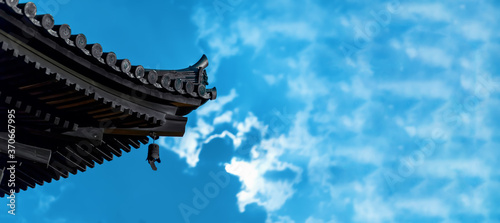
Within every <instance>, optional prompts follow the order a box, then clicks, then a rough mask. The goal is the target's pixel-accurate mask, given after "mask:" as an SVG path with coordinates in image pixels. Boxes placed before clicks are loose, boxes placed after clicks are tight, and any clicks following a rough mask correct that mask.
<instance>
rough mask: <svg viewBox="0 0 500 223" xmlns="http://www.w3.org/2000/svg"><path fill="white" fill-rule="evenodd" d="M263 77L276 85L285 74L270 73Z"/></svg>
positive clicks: (267, 81)
mask: <svg viewBox="0 0 500 223" xmlns="http://www.w3.org/2000/svg"><path fill="white" fill-rule="evenodd" d="M263 77H264V80H265V81H266V83H267V84H269V85H274V84H276V83H277V82H279V81H280V80H282V79H283V74H279V75H272V74H269V75H264V76H263Z"/></svg>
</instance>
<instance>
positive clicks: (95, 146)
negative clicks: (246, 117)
mask: <svg viewBox="0 0 500 223" xmlns="http://www.w3.org/2000/svg"><path fill="white" fill-rule="evenodd" d="M102 49H103V48H102V46H101V45H100V44H99V43H92V44H88V43H87V38H86V37H85V35H84V34H74V33H72V32H71V28H70V26H69V25H67V24H62V25H56V24H55V22H54V18H53V17H52V16H51V15H50V14H44V15H37V10H36V5H35V4H34V3H31V2H28V3H25V4H18V1H16V0H7V1H4V0H0V111H1V112H0V113H1V114H0V115H1V117H2V120H4V119H6V118H7V116H8V115H7V114H8V111H10V110H15V112H16V114H15V121H16V123H15V128H16V136H15V137H16V138H15V145H16V154H17V156H16V161H17V165H18V166H17V171H18V172H16V180H17V182H18V183H17V184H16V187H15V190H16V192H18V191H19V190H20V189H22V190H26V189H27V188H28V187H34V186H35V185H36V184H39V185H42V184H43V183H44V182H51V180H52V179H56V180H58V179H59V178H60V177H61V176H62V177H64V178H66V177H68V175H69V173H72V174H76V173H77V172H78V171H82V172H83V171H85V170H86V168H87V167H91V168H92V167H94V165H95V163H99V164H102V163H103V161H104V160H108V161H109V160H112V159H113V157H114V156H121V155H122V151H125V152H130V150H131V148H139V147H140V145H141V143H143V144H146V143H148V140H149V139H148V136H151V134H152V133H154V137H158V136H182V135H183V134H184V131H185V125H186V122H187V118H186V117H184V116H185V115H187V114H188V113H190V112H191V111H193V110H195V109H197V108H198V107H199V106H201V105H203V104H204V103H206V102H207V101H208V100H213V99H215V98H216V97H217V91H216V89H215V88H212V89H207V88H206V85H208V76H207V73H206V71H205V68H206V67H207V66H208V59H207V57H206V56H205V55H203V56H202V57H201V59H200V60H199V61H198V62H196V63H195V64H193V65H191V66H188V67H187V68H185V69H179V70H158V69H147V68H144V67H143V66H141V65H133V64H132V63H131V61H130V60H129V59H125V58H123V59H119V58H118V57H117V55H116V54H115V53H113V52H103V50H102ZM5 121H7V120H5ZM8 130H9V129H7V126H2V127H0V144H1V145H0V146H1V149H0V170H2V169H3V170H4V171H2V172H0V180H1V181H0V196H4V194H5V193H8V190H9V187H8V186H7V182H6V178H7V177H8V171H7V168H6V167H7V161H8V160H10V158H9V157H8V155H7V147H8V144H10V143H9V139H10V136H9V134H7V132H8ZM141 155H145V154H141ZM2 173H4V174H3V175H2Z"/></svg>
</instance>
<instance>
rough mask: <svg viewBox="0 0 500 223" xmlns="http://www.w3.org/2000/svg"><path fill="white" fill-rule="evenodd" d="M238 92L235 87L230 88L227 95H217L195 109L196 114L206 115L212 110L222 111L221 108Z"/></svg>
mask: <svg viewBox="0 0 500 223" xmlns="http://www.w3.org/2000/svg"><path fill="white" fill-rule="evenodd" d="M237 96H238V94H237V93H236V90H235V89H231V92H230V93H229V95H225V96H220V97H217V100H214V101H209V102H207V103H206V104H204V105H203V106H201V107H200V108H198V109H197V110H196V114H197V115H198V116H207V115H210V114H211V113H214V112H222V108H223V107H224V106H225V105H226V104H228V103H230V102H232V101H233V100H234V99H235V98H236V97H237Z"/></svg>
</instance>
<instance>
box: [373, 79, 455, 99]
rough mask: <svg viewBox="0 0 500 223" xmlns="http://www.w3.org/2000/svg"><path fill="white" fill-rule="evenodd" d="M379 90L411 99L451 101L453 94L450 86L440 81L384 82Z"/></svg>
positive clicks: (378, 87)
mask: <svg viewBox="0 0 500 223" xmlns="http://www.w3.org/2000/svg"><path fill="white" fill-rule="evenodd" d="M377 89H378V90H382V91H389V92H391V93H392V94H393V95H395V96H403V97H409V98H424V97H425V98H437V99H450V97H451V95H452V93H453V91H452V90H453V89H452V88H451V87H450V86H449V84H445V82H444V81H439V80H412V81H384V82H381V83H378V84H377Z"/></svg>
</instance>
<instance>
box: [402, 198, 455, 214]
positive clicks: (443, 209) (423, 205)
mask: <svg viewBox="0 0 500 223" xmlns="http://www.w3.org/2000/svg"><path fill="white" fill-rule="evenodd" d="M395 207H396V208H399V209H404V211H405V212H411V213H414V214H418V215H420V216H430V217H441V218H448V215H449V213H450V207H449V205H447V204H446V203H443V202H442V201H441V200H440V199H436V198H427V199H415V198H414V199H411V200H410V199H409V200H402V201H398V202H397V203H396V204H395Z"/></svg>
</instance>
